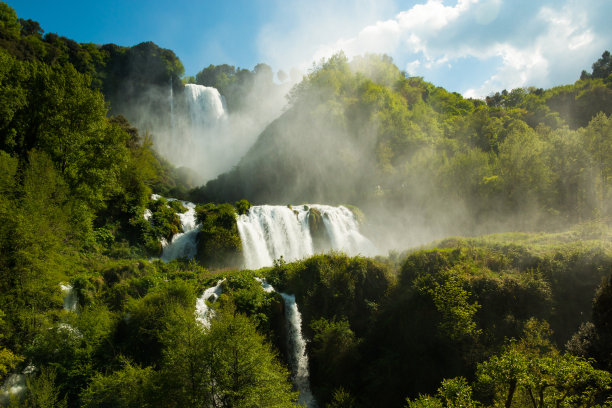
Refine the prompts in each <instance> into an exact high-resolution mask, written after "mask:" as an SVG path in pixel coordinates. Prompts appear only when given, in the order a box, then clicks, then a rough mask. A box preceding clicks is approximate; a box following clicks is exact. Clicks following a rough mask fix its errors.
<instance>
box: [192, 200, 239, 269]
mask: <svg viewBox="0 0 612 408" xmlns="http://www.w3.org/2000/svg"><path fill="white" fill-rule="evenodd" d="M245 201H246V200H245ZM196 213H197V218H198V221H199V222H200V224H201V227H200V232H199V233H198V241H197V242H198V244H197V248H198V252H197V255H196V258H197V260H198V261H199V262H200V264H201V265H202V266H204V267H206V268H215V269H218V268H228V267H231V268H238V267H240V266H241V264H242V242H241V240H240V235H239V233H238V225H237V224H236V217H237V213H236V209H235V208H234V207H233V206H232V205H231V204H211V203H209V204H205V205H201V206H198V207H196Z"/></svg>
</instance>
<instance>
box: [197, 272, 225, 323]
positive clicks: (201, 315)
mask: <svg viewBox="0 0 612 408" xmlns="http://www.w3.org/2000/svg"><path fill="white" fill-rule="evenodd" d="M224 281H225V279H222V280H220V281H219V282H217V284H216V285H215V286H213V287H211V288H208V289H206V290H205V291H204V293H203V294H202V296H200V297H199V298H198V301H197V302H196V320H197V321H198V322H199V323H200V324H201V325H202V327H205V328H209V327H210V319H211V318H212V317H213V316H214V311H213V310H212V309H211V308H210V307H209V306H208V305H207V304H206V301H209V302H214V301H215V300H217V299H218V298H219V296H221V293H222V292H223V287H222V286H221V284H222V283H223V282H224Z"/></svg>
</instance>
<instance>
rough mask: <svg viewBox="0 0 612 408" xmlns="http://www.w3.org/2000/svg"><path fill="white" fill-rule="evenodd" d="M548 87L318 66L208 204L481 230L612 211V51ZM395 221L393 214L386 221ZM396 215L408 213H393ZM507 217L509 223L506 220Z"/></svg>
mask: <svg viewBox="0 0 612 408" xmlns="http://www.w3.org/2000/svg"><path fill="white" fill-rule="evenodd" d="M594 66H595V67H599V66H604V67H605V68H604V70H603V72H600V71H601V69H599V68H597V69H596V70H594V72H597V73H596V74H594V75H593V76H587V77H585V76H584V75H583V77H584V79H581V80H579V81H577V82H576V83H575V84H574V85H567V86H563V87H557V88H553V89H550V90H542V89H532V88H530V89H515V90H512V91H510V92H508V91H506V90H504V91H503V92H501V93H497V94H495V95H492V96H490V97H488V98H487V99H486V102H485V101H482V100H474V99H464V98H462V97H461V95H459V94H456V93H450V92H447V91H446V90H444V89H442V88H439V87H436V86H434V85H433V84H430V83H427V82H425V81H423V79H422V78H415V77H405V76H404V75H403V74H402V73H401V72H400V71H399V69H397V68H396V67H395V66H394V65H393V63H392V61H391V60H390V59H389V58H388V57H380V56H375V55H370V56H366V57H363V58H359V59H356V60H354V61H348V60H347V58H346V57H344V56H343V55H342V54H340V55H336V56H334V57H332V58H331V59H329V60H327V61H324V62H322V63H321V64H319V65H317V66H315V67H314V68H313V69H312V70H311V72H310V73H309V74H308V76H307V77H305V78H304V81H302V82H301V83H300V84H299V85H298V86H296V87H295V88H294V89H293V90H292V92H291V96H290V100H289V108H288V109H287V111H286V112H285V113H284V114H283V115H281V116H280V117H279V118H278V119H277V120H276V121H274V122H273V123H272V124H271V125H270V126H269V127H268V128H267V129H266V130H265V131H264V132H263V133H262V135H261V136H260V138H259V139H258V141H257V142H256V144H255V145H254V146H253V147H252V148H251V150H250V151H249V152H248V153H247V155H245V156H244V157H243V158H242V160H241V161H240V163H239V164H238V165H237V166H236V167H235V169H233V170H232V171H231V172H229V173H226V174H222V175H221V176H219V177H218V179H216V180H213V181H210V182H209V183H207V185H206V186H204V187H202V188H199V189H196V190H195V191H194V193H193V195H192V197H193V198H194V199H195V200H202V201H211V200H216V201H234V200H238V199H240V198H243V197H247V198H248V199H249V200H251V201H253V202H255V203H279V204H286V203H294V202H302V201H307V200H310V201H323V202H331V203H351V204H355V205H358V206H359V207H361V208H362V209H364V210H365V212H366V213H367V214H368V215H369V216H370V217H374V219H375V223H376V224H379V225H385V223H386V222H385V220H390V219H392V221H391V223H392V224H390V225H389V227H390V228H388V229H387V230H383V235H384V234H385V233H387V232H388V230H391V229H393V226H396V223H397V222H398V220H397V218H398V217H393V215H394V214H397V213H402V214H404V217H402V218H403V219H404V220H407V221H406V222H405V223H404V224H403V227H404V228H405V229H416V230H418V231H423V230H427V229H429V230H430V231H433V230H436V231H437V233H438V234H439V235H444V234H448V233H451V234H452V233H464V234H465V233H482V232H483V231H495V230H499V229H504V228H507V226H508V225H509V224H511V225H513V227H514V228H518V229H523V230H524V229H530V228H550V227H552V226H559V225H560V226H564V227H566V226H568V225H571V224H572V223H575V222H581V221H585V220H590V219H595V218H608V217H609V216H610V211H611V208H610V204H609V203H610V202H611V201H610V198H611V197H610V191H611V190H610V183H611V174H612V173H611V171H612V162H611V161H610V160H611V158H612V152H611V151H610V148H611V146H612V140H611V139H610V137H611V131H610V129H611V126H612V124H611V121H610V117H609V115H610V114H611V113H612V112H611V109H612V108H611V107H612V104H611V103H610V102H611V99H610V98H611V97H612V82H611V80H610V77H609V75H610V72H611V71H610V56H609V53H604V55H603V56H602V58H601V59H600V60H599V61H597V62H596V63H595V64H594ZM387 222H388V221H387ZM399 222H401V221H399ZM504 225H505V226H504Z"/></svg>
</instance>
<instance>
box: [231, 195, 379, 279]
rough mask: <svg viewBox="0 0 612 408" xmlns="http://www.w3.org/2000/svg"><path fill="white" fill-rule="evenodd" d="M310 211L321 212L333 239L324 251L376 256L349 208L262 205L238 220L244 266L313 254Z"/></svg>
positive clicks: (248, 266)
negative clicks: (309, 220) (312, 209)
mask: <svg viewBox="0 0 612 408" xmlns="http://www.w3.org/2000/svg"><path fill="white" fill-rule="evenodd" d="M311 208H314V209H316V210H318V211H319V212H320V213H321V216H322V218H323V225H324V226H325V230H326V231H327V234H328V236H329V238H330V243H331V246H330V247H329V248H324V250H326V251H327V250H338V251H342V252H345V253H347V254H348V255H358V254H361V255H366V256H371V255H375V254H376V252H377V251H376V248H375V246H374V245H373V244H372V242H370V240H368V239H367V238H366V237H364V236H363V235H362V234H361V233H360V232H359V225H358V223H357V220H356V219H355V216H354V214H353V213H352V212H351V211H350V210H349V209H348V208H346V207H342V206H340V207H332V206H329V205H318V204H314V205H301V206H298V207H295V208H293V209H291V208H288V207H284V206H271V205H261V206H253V207H251V208H250V209H249V211H248V213H247V214H243V215H240V216H238V218H237V225H238V232H239V234H240V240H241V242H242V251H243V253H244V263H245V267H246V268H248V269H258V268H262V267H264V266H271V265H272V264H273V262H274V260H276V259H279V258H280V257H281V256H282V257H283V259H284V260H285V261H288V262H290V261H295V260H298V259H302V258H306V257H308V256H311V255H313V254H314V249H313V241H312V236H311V234H310V227H309V224H308V214H309V211H310V209H311Z"/></svg>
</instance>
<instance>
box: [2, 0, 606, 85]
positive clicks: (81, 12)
mask: <svg viewBox="0 0 612 408" xmlns="http://www.w3.org/2000/svg"><path fill="white" fill-rule="evenodd" d="M8 4H9V5H11V6H12V7H13V8H14V9H15V10H16V11H17V14H18V15H19V17H21V18H26V19H27V18H31V19H33V20H36V21H39V22H40V23H41V26H42V27H43V29H44V30H45V31H46V32H56V33H58V34H60V35H64V36H66V37H69V38H73V39H75V40H77V41H79V42H94V43H109V42H113V43H116V44H119V45H135V44H138V43H139V42H142V41H154V42H155V43H157V44H158V45H160V46H162V47H164V48H170V49H172V50H173V51H174V52H175V53H176V54H177V55H178V56H179V58H180V59H181V61H183V64H184V65H185V69H186V73H187V74H188V75H195V74H196V73H197V72H198V71H199V70H201V69H202V68H204V67H205V66H207V65H209V64H221V63H228V64H232V65H236V66H240V67H243V68H249V69H250V68H252V67H253V66H254V65H255V64H257V63H258V62H266V63H268V64H270V65H271V66H272V68H273V69H275V70H278V69H283V70H285V71H287V72H289V70H290V69H291V68H292V67H296V68H298V69H300V70H302V71H305V70H307V69H308V67H310V66H311V65H312V62H313V61H318V60H320V59H321V58H325V57H328V56H329V55H331V54H333V53H334V52H337V51H338V50H344V51H345V53H346V54H347V55H349V56H352V55H358V54H363V53H366V52H374V53H387V54H389V55H391V56H392V57H393V59H394V60H395V62H396V64H397V65H398V66H399V67H400V69H402V70H405V71H407V72H408V73H409V74H411V75H418V76H423V77H424V78H425V79H426V80H428V81H431V82H433V83H434V84H436V85H440V86H444V87H445V88H447V89H449V90H450V91H456V92H460V93H462V94H464V95H467V96H477V97H482V96H485V95H488V94H490V93H491V92H494V91H497V90H501V89H504V88H507V89H512V88H515V87H526V86H536V87H543V88H548V87H551V86H555V85H560V84H566V83H573V82H574V81H575V80H576V79H578V77H579V75H580V72H581V70H582V69H589V68H590V66H591V64H592V63H593V62H594V61H595V60H596V59H597V58H599V56H601V53H602V52H603V51H604V50H606V49H609V50H612V24H609V17H610V16H611V15H612V1H610V0H452V1H451V0H449V1H443V0H410V1H402V0H354V1H348V0H336V1H329V0H308V1H306V0H305V1H290V0H251V1H247V0H236V1H229V0H228V1H195V0H192V1H188V0H176V1H174V2H172V3H169V2H165V1H163V2H162V1H160V0H149V1H142V0H123V1H118V0H111V1H105V2H85V1H82V0H80V1H75V0H56V1H53V2H47V1H40V0H38V1H34V0H18V1H15V0H9V1H8Z"/></svg>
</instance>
